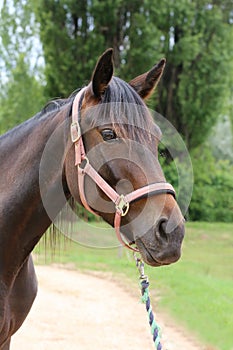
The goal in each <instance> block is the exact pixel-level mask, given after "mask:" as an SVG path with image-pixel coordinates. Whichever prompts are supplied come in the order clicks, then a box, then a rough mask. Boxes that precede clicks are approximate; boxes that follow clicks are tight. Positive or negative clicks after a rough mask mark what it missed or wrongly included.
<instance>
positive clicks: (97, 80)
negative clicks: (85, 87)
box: [92, 49, 113, 97]
mask: <svg viewBox="0 0 233 350" xmlns="http://www.w3.org/2000/svg"><path fill="white" fill-rule="evenodd" d="M112 75H113V49H108V50H106V51H105V52H104V53H103V54H102V56H100V58H99V60H98V62H97V64H96V67H95V70H94V72H93V75H92V90H93V93H94V95H95V96H96V97H101V95H103V94H104V92H105V90H106V89H107V86H108V84H109V82H110V80H111V78H112Z"/></svg>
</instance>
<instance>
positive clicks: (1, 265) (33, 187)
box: [0, 112, 67, 273]
mask: <svg viewBox="0 0 233 350" xmlns="http://www.w3.org/2000/svg"><path fill="white" fill-rule="evenodd" d="M65 115H66V113H64V112H59V113H57V114H56V115H53V116H51V115H48V116H45V117H41V118H32V119H31V120H30V121H28V122H26V123H25V124H22V125H21V126H20V127H19V128H17V129H15V130H13V131H12V132H10V133H8V134H7V135H5V136H4V137H3V138H2V139H1V140H0V149H1V155H0V162H1V163H0V164H1V174H2V176H1V178H0V196H1V201H0V270H4V271H7V269H8V267H9V266H11V267H12V271H11V272H12V273H15V271H14V269H15V268H17V266H19V265H20V264H22V262H23V261H24V260H25V258H26V257H27V256H28V255H29V253H30V252H31V251H32V250H33V248H34V246H35V244H36V243H37V242H38V241H39V239H40V238H41V236H42V235H43V233H44V232H45V231H46V229H47V228H48V227H49V226H50V224H51V220H52V219H53V218H51V215H53V217H55V216H56V215H57V213H58V212H59V211H60V210H61V208H62V207H63V205H64V196H63V197H61V196H59V194H58V195H57V191H56V190H57V187H58V186H60V187H61V186H62V185H63V186H65V183H64V182H65V179H62V162H63V157H64V154H65V147H66V140H65V136H64V127H65V128H66V127H67V125H66V126H64V125H63V126H62V124H64V123H63V122H64V121H65ZM66 124H67V123H66ZM58 126H59V129H60V130H59V131H58V135H57V136H58V138H56V139H54V140H53V144H52V149H51V152H52V155H54V157H56V162H53V161H52V159H51V158H50V160H51V161H50V163H49V164H48V160H47V165H49V166H48V168H47V169H45V168H44V169H42V175H41V176H42V178H43V177H44V179H45V176H46V181H45V184H44V187H43V185H42V187H43V188H42V189H40V181H39V176H40V166H41V160H42V159H43V157H44V156H43V154H44V151H45V146H46V144H47V143H48V142H49V139H50V138H51V135H52V134H53V131H54V130H55V129H56V128H58ZM59 133H60V137H59ZM58 153H60V154H59V155H58ZM59 157H60V159H58V158H59ZM44 165H46V163H44ZM45 173H46V174H45ZM61 179H62V180H61ZM61 181H63V184H62V185H61ZM41 191H42V192H43V193H44V198H45V199H44V201H45V202H46V201H50V202H51V203H52V208H53V210H52V212H51V213H50V214H51V215H48V214H47V212H46V210H45V209H44V203H43V201H42V198H41V197H42V196H41ZM4 252H7V254H5V253H4ZM12 256H13V257H14V259H13V260H14V263H13V264H12V262H11V263H10V262H9V261H8V260H10V259H11V260H12ZM0 272H1V271H0ZM11 272H10V271H9V273H11Z"/></svg>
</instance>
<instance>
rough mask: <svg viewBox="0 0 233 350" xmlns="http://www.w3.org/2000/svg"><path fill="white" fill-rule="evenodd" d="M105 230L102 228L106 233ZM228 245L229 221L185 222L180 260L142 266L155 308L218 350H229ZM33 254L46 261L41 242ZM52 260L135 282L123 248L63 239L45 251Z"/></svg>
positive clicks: (231, 258)
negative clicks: (54, 248) (62, 243)
mask: <svg viewBox="0 0 233 350" xmlns="http://www.w3.org/2000/svg"><path fill="white" fill-rule="evenodd" d="M82 225H83V228H82V231H83V232H85V230H86V232H87V231H88V230H90V226H89V227H86V226H85V224H82ZM99 225H101V224H99ZM92 230H93V227H92ZM107 233H108V231H107V230H106V231H104V235H105V236H106V235H107ZM88 235H89V233H88ZM88 235H87V236H88ZM110 235H111V237H112V233H110V234H109V236H108V238H106V239H107V241H108V243H107V244H108V245H109V241H111V239H112V241H113V243H112V245H114V242H115V238H110ZM83 239H84V238H83ZM101 239H104V238H103V237H102V238H101ZM232 248H233V224H226V223H200V222H193V223H188V224H187V226H186V237H185V241H184V244H183V254H182V258H181V259H180V261H179V262H178V263H176V264H174V265H171V266H165V267H161V268H152V267H149V266H146V274H148V276H149V279H150V291H151V296H152V302H153V299H154V295H156V296H157V297H158V296H159V301H156V305H155V309H157V308H160V309H161V310H166V311H168V312H169V313H170V314H171V315H172V317H173V318H174V319H175V320H177V322H178V323H180V324H182V325H184V326H186V327H187V328H188V329H189V330H191V331H192V332H193V333H194V334H196V335H197V336H198V337H199V339H200V340H201V341H202V342H203V343H206V344H208V345H212V347H213V349H217V350H233V336H232V334H233V333H232V330H233V268H232V262H233V249H232ZM36 253H37V256H38V258H37V261H38V262H39V263H41V262H44V261H45V259H44V254H43V248H42V245H40V246H39V247H37V248H36ZM50 261H53V262H54V261H55V262H56V261H58V262H61V263H73V264H74V265H75V266H76V267H77V268H78V269H79V270H100V271H110V272H112V273H114V275H117V276H119V278H122V279H123V280H125V283H127V282H126V281H129V279H130V281H131V282H130V283H131V285H132V288H134V286H135V287H136V284H137V278H138V272H137V270H136V268H135V264H134V260H133V257H132V254H131V253H129V252H128V251H126V249H124V250H123V253H122V252H121V251H120V250H119V248H112V249H94V248H88V247H84V246H82V245H80V244H77V243H66V247H65V249H63V248H62V247H61V248H60V250H59V252H58V253H55V254H54V256H53V257H52V259H51V258H50V253H49V252H48V254H47V258H46V262H47V263H49V262H50ZM156 299H157V298H156ZM158 321H159V320H158Z"/></svg>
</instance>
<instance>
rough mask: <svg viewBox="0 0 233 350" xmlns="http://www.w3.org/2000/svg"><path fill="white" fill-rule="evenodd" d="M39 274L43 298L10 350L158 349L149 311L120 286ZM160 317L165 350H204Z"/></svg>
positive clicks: (59, 272) (48, 271) (69, 273)
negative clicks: (148, 316)
mask: <svg viewBox="0 0 233 350" xmlns="http://www.w3.org/2000/svg"><path fill="white" fill-rule="evenodd" d="M36 271H37V276H38V280H39V292H38V296H37V298H36V301H35V303H34V305H33V308H32V310H31V312H30V314H29V316H28V318H27V320H26V321H25V323H24V325H23V326H22V327H21V329H20V330H19V331H18V332H17V333H16V335H15V336H14V337H13V339H12V346H11V350H66V349H67V350H76V349H81V350H93V349H95V350H141V349H146V350H150V349H154V345H153V342H152V340H151V335H150V330H149V326H148V323H147V322H148V321H147V315H146V312H145V309H144V308H145V306H144V305H143V304H141V303H139V302H138V298H137V297H136V296H135V297H132V296H131V295H130V294H129V293H128V292H126V291H125V290H124V289H123V288H121V287H120V286H118V285H117V284H116V283H115V282H112V281H110V280H106V279H103V278H100V277H98V276H93V275H84V274H81V273H79V272H76V271H73V270H66V269H64V268H60V267H59V268H58V267H54V266H37V267H36ZM135 295H137V294H136V293H135ZM160 317H161V315H157V318H158V320H159V324H160V326H161V328H162V330H163V338H162V339H163V350H178V349H179V350H204V348H203V347H201V346H200V345H197V344H195V343H194V340H193V339H191V338H190V337H187V336H185V335H184V333H183V332H182V331H181V330H178V329H177V328H174V327H173V326H172V325H171V324H170V322H169V323H167V321H164V320H162V318H160Z"/></svg>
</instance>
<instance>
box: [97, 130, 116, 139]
mask: <svg viewBox="0 0 233 350" xmlns="http://www.w3.org/2000/svg"><path fill="white" fill-rule="evenodd" d="M101 135H102V137H103V140H104V141H112V140H115V139H116V138H117V136H116V133H115V131H114V130H111V129H104V130H102V131H101Z"/></svg>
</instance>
